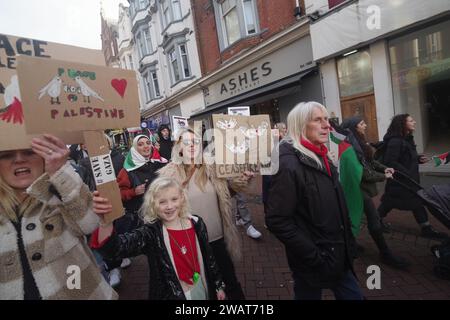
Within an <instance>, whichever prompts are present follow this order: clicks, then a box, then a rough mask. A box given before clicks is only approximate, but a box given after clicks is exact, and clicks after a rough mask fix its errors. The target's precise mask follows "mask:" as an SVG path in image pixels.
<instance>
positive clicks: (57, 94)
mask: <svg viewBox="0 0 450 320" xmlns="http://www.w3.org/2000/svg"><path fill="white" fill-rule="evenodd" d="M17 61H18V65H17V74H18V76H19V84H20V93H21V96H22V105H23V109H24V115H25V119H26V123H25V125H26V130H27V132H28V133H41V132H65V131H85V130H98V129H108V128H124V127H133V126H135V127H136V126H139V123H140V113H139V98H138V87H137V81H136V74H135V72H134V71H131V70H123V69H117V68H107V67H100V66H94V65H88V64H81V63H74V62H67V61H62V60H54V59H42V58H34V57H28V56H19V57H18V58H17ZM36 115H39V117H37V116H36Z"/></svg>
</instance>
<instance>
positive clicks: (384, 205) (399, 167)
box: [378, 114, 447, 239]
mask: <svg viewBox="0 0 450 320" xmlns="http://www.w3.org/2000/svg"><path fill="white" fill-rule="evenodd" d="M415 129H416V121H415V120H414V119H413V118H412V117H411V116H410V115H409V114H398V115H396V116H395V117H394V118H393V119H392V121H391V124H390V125H389V128H388V130H387V133H386V135H385V136H384V138H383V142H384V144H385V146H384V148H385V152H384V155H383V163H384V164H385V165H386V166H388V167H392V168H394V169H395V170H396V171H400V172H401V173H403V174H405V175H407V176H408V177H409V178H411V179H412V180H414V181H415V182H416V183H418V184H420V175H419V164H423V163H426V162H428V161H429V159H427V158H426V157H425V156H423V155H421V156H419V154H418V153H417V149H416V144H415V142H414V136H413V133H414V131H415ZM394 208H396V209H399V210H408V211H412V212H413V214H414V218H415V219H416V222H417V223H418V224H419V226H420V228H421V235H422V236H423V237H426V238H431V239H443V238H447V235H446V234H445V233H441V232H438V231H437V230H435V229H434V228H433V227H432V226H431V224H430V222H429V220H428V213H427V211H426V209H425V207H424V205H423V204H422V202H421V199H420V198H418V197H417V196H416V195H415V194H414V193H412V192H410V191H409V190H406V189H405V188H403V187H402V186H400V185H399V184H397V183H396V182H395V181H392V179H390V180H388V181H387V183H386V187H385V191H384V194H383V196H382V197H381V204H380V206H379V207H378V213H379V215H380V217H381V219H384V218H385V217H386V216H387V215H388V213H389V212H390V211H391V210H392V209H394ZM382 224H383V226H384V228H385V229H386V230H387V231H389V225H387V224H385V223H384V221H383V220H382Z"/></svg>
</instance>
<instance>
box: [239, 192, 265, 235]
mask: <svg viewBox="0 0 450 320" xmlns="http://www.w3.org/2000/svg"><path fill="white" fill-rule="evenodd" d="M233 198H234V200H235V208H234V209H235V216H236V225H238V226H243V227H244V229H245V233H246V234H247V236H249V237H250V238H252V239H259V238H261V237H262V234H261V232H259V231H258V230H257V229H256V228H255V227H254V226H253V222H252V215H251V213H250V210H248V208H247V203H248V199H247V196H246V195H245V194H243V193H240V192H238V193H236V194H235V195H234V196H233Z"/></svg>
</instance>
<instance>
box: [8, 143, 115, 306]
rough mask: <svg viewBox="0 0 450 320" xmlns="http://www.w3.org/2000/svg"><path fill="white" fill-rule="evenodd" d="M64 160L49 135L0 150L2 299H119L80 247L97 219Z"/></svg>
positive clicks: (89, 197) (64, 150)
mask: <svg viewBox="0 0 450 320" xmlns="http://www.w3.org/2000/svg"><path fill="white" fill-rule="evenodd" d="M68 155H69V150H68V149H67V146H66V145H65V144H64V143H63V142H62V141H61V140H60V139H59V138H57V137H55V136H53V135H43V136H42V137H38V138H34V139H33V140H32V144H31V149H25V150H10V151H1V152H0V199H1V200H0V207H1V208H0V238H1V245H0V247H1V250H0V265H1V271H0V300H10V299H25V300H40V299H52V300H53V299H66V300H72V299H84V300H86V299H117V294H116V293H115V292H114V290H113V289H112V288H111V287H110V286H109V285H108V284H107V283H106V281H105V279H104V278H103V277H102V275H101V273H100V270H99V268H98V267H97V264H96V261H95V258H94V256H93V255H92V252H91V250H90V249H89V247H88V246H87V244H86V242H85V236H86V235H88V234H90V233H91V232H92V231H94V229H96V228H97V225H98V222H99V219H98V217H97V216H96V215H95V214H94V212H93V211H92V206H91V204H92V194H91V193H90V191H89V189H88V187H87V186H86V185H85V184H84V183H83V182H82V181H81V179H80V177H79V176H78V174H77V173H76V172H75V171H74V170H73V168H72V166H71V165H70V164H69V162H68V161H67V160H68ZM70 266H77V267H79V270H80V269H81V274H80V275H81V277H79V279H78V280H76V281H74V282H73V283H71V284H69V283H70V281H69V279H68V277H69V275H70V274H71V273H73V272H74V269H69V267H70ZM72 285H73V286H72Z"/></svg>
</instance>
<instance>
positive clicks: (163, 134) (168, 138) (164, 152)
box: [156, 124, 173, 161]
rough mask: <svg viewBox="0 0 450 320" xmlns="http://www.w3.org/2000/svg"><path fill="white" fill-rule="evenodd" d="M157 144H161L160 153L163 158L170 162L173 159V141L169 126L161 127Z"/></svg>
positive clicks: (157, 136)
mask: <svg viewBox="0 0 450 320" xmlns="http://www.w3.org/2000/svg"><path fill="white" fill-rule="evenodd" d="M156 142H157V143H158V144H159V153H160V154H161V157H163V158H165V159H167V160H169V161H170V159H171V158H172V148H173V141H172V134H171V131H170V128H169V126H168V125H167V124H162V125H160V126H159V128H158V134H157V135H156Z"/></svg>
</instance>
